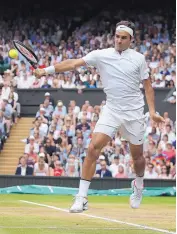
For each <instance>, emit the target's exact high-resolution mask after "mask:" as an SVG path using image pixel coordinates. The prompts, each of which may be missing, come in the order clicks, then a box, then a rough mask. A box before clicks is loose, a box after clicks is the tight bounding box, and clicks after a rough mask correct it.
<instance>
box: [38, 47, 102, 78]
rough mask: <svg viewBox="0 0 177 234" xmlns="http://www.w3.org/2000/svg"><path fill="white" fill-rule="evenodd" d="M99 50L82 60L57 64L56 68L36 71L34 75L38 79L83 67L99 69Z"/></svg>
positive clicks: (51, 67) (70, 60) (68, 60)
mask: <svg viewBox="0 0 177 234" xmlns="http://www.w3.org/2000/svg"><path fill="white" fill-rule="evenodd" d="M99 53H100V52H99V50H93V51H92V52H90V53H88V54H87V55H86V56H84V57H83V58H80V59H67V60H65V61H63V62H61V63H56V64H55V65H54V66H50V67H46V68H44V69H36V70H35V71H34V75H35V76H36V77H37V78H40V77H41V76H45V75H48V74H53V73H60V72H65V71H73V70H75V69H76V68H77V67H81V66H86V65H87V66H94V67H97V63H98V61H99V59H98V58H99Z"/></svg>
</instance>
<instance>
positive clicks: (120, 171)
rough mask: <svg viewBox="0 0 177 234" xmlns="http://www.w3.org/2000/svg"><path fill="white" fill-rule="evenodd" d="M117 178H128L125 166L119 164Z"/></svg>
mask: <svg viewBox="0 0 177 234" xmlns="http://www.w3.org/2000/svg"><path fill="white" fill-rule="evenodd" d="M115 178H128V176H127V175H126V174H125V168H124V166H123V164H119V166H118V171H117V174H116V175H115Z"/></svg>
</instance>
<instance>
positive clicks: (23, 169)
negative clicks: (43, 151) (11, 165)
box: [15, 156, 33, 176]
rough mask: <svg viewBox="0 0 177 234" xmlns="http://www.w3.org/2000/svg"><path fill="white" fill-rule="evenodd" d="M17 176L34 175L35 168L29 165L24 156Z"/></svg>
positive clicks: (16, 173)
mask: <svg viewBox="0 0 177 234" xmlns="http://www.w3.org/2000/svg"><path fill="white" fill-rule="evenodd" d="M15 175H22V176H26V175H33V168H32V167H30V166H28V165H27V161H26V158H25V157H24V156H22V157H21V159H20V165H18V167H17V169H16V172H15Z"/></svg>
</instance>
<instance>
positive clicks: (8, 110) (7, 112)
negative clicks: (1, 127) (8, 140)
mask: <svg viewBox="0 0 177 234" xmlns="http://www.w3.org/2000/svg"><path fill="white" fill-rule="evenodd" d="M1 110H2V111H3V112H4V118H5V123H6V127H7V128H6V135H7V136H9V133H10V128H11V123H12V114H13V109H12V106H11V105H10V104H9V103H8V100H7V99H3V102H2V103H1Z"/></svg>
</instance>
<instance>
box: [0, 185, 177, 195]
mask: <svg viewBox="0 0 177 234" xmlns="http://www.w3.org/2000/svg"><path fill="white" fill-rule="evenodd" d="M77 192H78V188H67V187H55V186H41V185H23V186H13V187H7V188H0V194H12V193H18V194H43V195H45V194H54V195H57V194H58V195H75V194H76V193H77ZM131 193H132V190H131V189H130V188H125V189H108V190H93V189H89V193H88V195H98V196H99V195H104V196H105V195H113V196H129V195H130V194H131ZM143 194H144V196H146V197H150V196H176V187H167V188H157V187H156V188H153V187H148V188H144V192H143Z"/></svg>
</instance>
